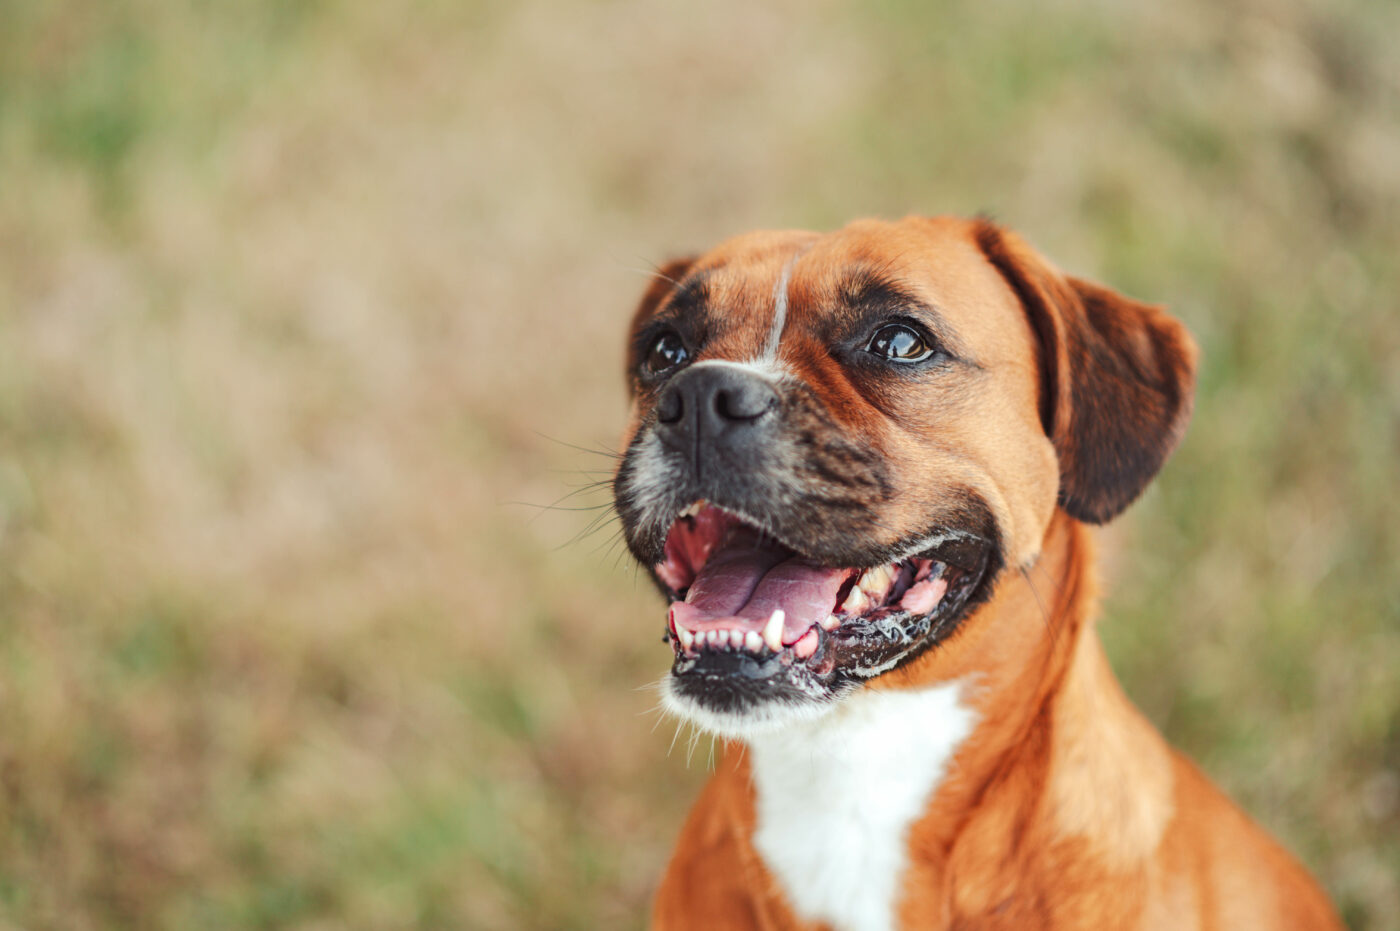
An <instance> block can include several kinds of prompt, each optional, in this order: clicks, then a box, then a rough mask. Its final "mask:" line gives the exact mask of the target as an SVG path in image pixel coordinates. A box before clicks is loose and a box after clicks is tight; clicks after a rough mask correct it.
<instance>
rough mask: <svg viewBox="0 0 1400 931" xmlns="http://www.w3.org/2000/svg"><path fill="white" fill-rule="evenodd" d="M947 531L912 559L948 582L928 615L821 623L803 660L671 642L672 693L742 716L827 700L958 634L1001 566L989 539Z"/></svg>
mask: <svg viewBox="0 0 1400 931" xmlns="http://www.w3.org/2000/svg"><path fill="white" fill-rule="evenodd" d="M944 534H945V536H947V537H948V539H947V540H945V541H944V542H942V543H940V544H939V545H937V546H935V547H932V548H930V549H928V550H926V551H925V552H922V553H919V554H917V555H919V556H921V557H923V558H926V559H934V560H937V561H938V562H941V563H943V564H944V565H945V567H946V568H945V569H944V572H945V574H946V577H947V578H949V585H948V591H947V592H946V593H945V594H944V596H943V598H942V600H941V601H940V602H939V604H938V607H937V608H935V609H934V610H933V611H932V612H930V613H928V614H921V615H916V614H911V613H910V612H908V611H902V610H887V611H880V612H876V613H874V614H872V615H870V616H867V617H862V618H857V619H853V620H850V621H847V622H845V623H844V624H842V625H841V626H840V627H838V628H836V629H835V630H833V631H826V630H824V629H823V628H821V627H820V626H818V627H816V628H814V629H815V630H816V631H817V635H818V646H817V649H816V651H815V652H814V653H813V654H812V655H811V656H810V657H808V658H806V659H798V658H797V657H796V655H795V654H794V653H793V651H792V649H791V647H788V648H786V649H784V650H783V651H781V652H780V653H766V652H765V653H763V654H761V655H755V654H752V653H749V652H747V651H744V650H733V651H730V650H723V649H717V650H711V649H701V650H699V651H698V652H697V653H695V654H688V653H686V652H685V651H683V650H682V649H681V648H680V646H679V644H673V646H674V649H675V660H674V662H673V663H672V666H671V677H672V688H673V690H674V692H675V694H676V695H677V696H678V697H682V698H687V699H690V700H692V701H694V702H696V703H697V704H699V705H702V706H703V707H705V708H706V709H708V710H710V711H715V712H721V713H729V714H742V713H744V712H745V711H748V710H752V709H755V708H758V707H760V706H766V705H770V704H772V703H774V702H776V703H779V704H798V703H805V702H812V701H817V702H821V701H831V700H834V699H836V698H838V697H840V696H841V695H843V694H845V693H846V692H848V691H850V690H851V689H853V688H855V687H856V686H858V685H859V684H860V683H861V682H863V681H865V680H867V679H870V678H873V677H875V676H877V675H880V674H882V673H884V672H887V671H889V670H891V669H896V668H898V667H900V666H902V665H904V664H905V663H908V662H911V661H912V660H914V659H916V658H917V657H919V656H921V655H922V654H923V653H925V652H926V651H927V650H929V649H931V648H932V647H934V646H936V645H937V644H939V643H942V642H944V641H946V640H947V639H948V638H949V637H951V636H952V635H953V634H954V633H955V632H956V630H957V629H958V627H959V625H960V624H961V622H962V621H963V619H964V618H966V617H967V616H968V615H969V614H971V613H972V611H973V610H975V608H976V607H977V606H978V605H979V604H981V603H982V602H983V601H985V600H986V599H987V598H988V597H989V596H990V594H991V589H992V586H993V584H994V582H995V579H996V577H997V575H998V574H999V571H1000V568H1001V556H1000V553H1001V550H1000V547H999V546H998V545H997V543H996V540H995V538H994V537H986V536H979V535H974V534H971V533H967V532H964V531H956V530H948V531H945V532H944ZM658 584H660V583H659V582H658ZM663 590H664V586H663ZM668 594H671V593H668ZM671 597H674V595H673V594H671Z"/></svg>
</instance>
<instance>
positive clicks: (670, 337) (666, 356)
mask: <svg viewBox="0 0 1400 931" xmlns="http://www.w3.org/2000/svg"><path fill="white" fill-rule="evenodd" d="M688 361H690V352H689V351H688V350H687V349H686V348H685V343H684V342H683V341H682V340H681V338H680V334H678V333H676V332H675V331H674V330H667V331H666V332H664V333H662V334H661V335H660V336H658V337H656V339H655V340H654V341H653V342H652V344H651V348H650V349H648V350H647V355H646V359H645V361H643V362H642V369H643V370H644V371H645V372H646V373H647V374H648V375H664V374H665V373H667V372H669V371H671V370H672V369H675V368H680V367H681V366H682V365H684V364H685V363H686V362H688Z"/></svg>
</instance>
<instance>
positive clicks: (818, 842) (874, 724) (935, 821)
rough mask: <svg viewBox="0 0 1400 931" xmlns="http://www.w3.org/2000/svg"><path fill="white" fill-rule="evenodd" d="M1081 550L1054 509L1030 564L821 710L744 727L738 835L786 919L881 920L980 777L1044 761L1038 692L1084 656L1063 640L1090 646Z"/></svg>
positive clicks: (1086, 554)
mask: <svg viewBox="0 0 1400 931" xmlns="http://www.w3.org/2000/svg"><path fill="white" fill-rule="evenodd" d="M1091 561H1092V554H1091V545H1090V541H1089V539H1088V532H1087V531H1086V530H1085V528H1083V527H1082V526H1080V525H1079V524H1077V523H1076V522H1074V521H1072V520H1070V519H1068V518H1066V517H1065V516H1064V515H1062V514H1060V515H1057V517H1056V519H1055V521H1054V522H1052V525H1051V527H1050V529H1049V530H1048V531H1047V534H1046V538H1045V547H1044V549H1043V550H1042V553H1041V556H1040V558H1039V559H1038V560H1037V562H1036V564H1035V565H1034V566H1033V567H1031V568H1030V569H1029V570H1027V571H1026V572H1021V571H1019V570H1008V572H1007V574H1006V575H1005V577H1003V578H1002V579H1001V580H1000V581H999V583H998V585H997V588H996V593H995V596H994V597H993V599H992V602H991V603H990V604H988V605H987V606H985V608H984V609H983V610H982V611H981V612H979V615H980V617H976V618H970V619H969V620H968V622H966V623H965V629H964V630H962V631H960V632H959V633H958V634H957V635H956V636H955V637H954V638H952V639H951V640H950V641H949V642H948V643H947V644H944V645H940V646H939V647H937V648H935V649H934V650H932V651H930V652H929V653H928V654H925V656H924V657H921V658H920V659H919V660H917V661H915V662H914V663H911V664H909V665H908V666H906V667H904V668H902V669H900V670H898V671H896V672H893V673H890V674H887V676H886V677H882V679H881V680H880V682H879V683H878V686H879V687H872V688H867V689H865V690H863V691H862V692H860V693H857V694H856V695H853V696H851V697H849V698H848V699H847V700H846V701H844V702H843V703H842V704H841V705H840V706H839V707H838V708H837V709H835V710H834V711H833V712H832V713H831V714H830V715H828V716H826V717H824V718H821V719H818V720H816V721H811V722H804V723H803V724H802V725H800V726H795V727H792V728H788V729H785V730H783V731H782V732H779V733H774V734H768V735H766V736H762V737H756V738H753V739H751V740H750V741H749V753H748V754H747V763H748V767H749V770H750V773H751V780H752V782H751V784H752V791H753V795H752V799H753V817H754V821H753V824H754V831H753V843H754V847H755V848H756V849H757V851H758V852H759V854H760V855H761V856H762V857H763V859H764V862H765V863H766V864H767V866H768V868H769V870H770V871H771V872H772V873H773V874H774V876H775V878H776V879H777V880H778V884H779V886H780V887H781V888H782V889H783V891H784V893H785V898H786V900H787V902H788V903H789V906H790V907H792V908H793V909H794V911H796V912H797V914H798V916H799V917H801V918H804V919H807V920H815V921H826V922H828V923H830V924H831V925H833V926H834V927H837V928H849V929H867V928H869V929H880V928H889V927H892V926H893V924H894V917H895V911H896V909H897V908H899V907H900V905H899V903H900V902H901V901H903V900H904V899H905V896H904V893H903V888H904V886H905V885H909V886H911V887H912V886H913V885H915V884H914V883H907V882H906V880H908V879H909V878H910V876H911V875H912V872H913V871H915V870H916V871H917V872H918V874H919V877H918V883H917V884H918V885H919V886H928V885H930V884H932V885H934V886H941V885H942V881H943V875H944V874H945V873H946V860H947V857H948V854H949V852H950V850H951V848H952V847H953V845H954V843H955V842H956V840H957V838H958V835H959V833H960V832H961V831H962V830H963V829H964V828H965V827H966V826H967V825H968V824H969V821H970V819H971V818H972V816H973V815H975V814H977V812H978V809H980V808H983V807H984V806H985V804H986V803H987V798H988V788H989V785H990V784H991V783H992V782H994V781H995V780H996V779H1001V778H1004V777H1005V775H1006V774H1007V773H1008V772H1010V771H1012V770H1015V771H1017V772H1021V773H1023V774H1031V775H1032V778H1034V775H1033V774H1036V773H1039V774H1040V775H1041V776H1043V775H1044V773H1045V772H1046V771H1047V770H1048V768H1049V766H1050V762H1051V757H1052V755H1053V753H1052V748H1051V746H1050V744H1051V741H1052V740H1053V738H1054V735H1053V733H1052V731H1053V728H1052V727H1051V726H1050V725H1049V722H1050V721H1051V720H1053V717H1054V709H1053V708H1050V707H1048V703H1049V701H1050V698H1051V696H1056V695H1060V694H1062V693H1065V694H1071V695H1072V694H1074V693H1075V690H1074V689H1073V687H1072V684H1070V683H1067V682H1066V681H1065V680H1066V677H1067V676H1074V675H1079V674H1081V671H1080V667H1081V666H1083V665H1085V663H1086V662H1088V665H1087V666H1085V669H1084V670H1083V673H1082V674H1084V675H1097V674H1098V671H1096V670H1095V669H1094V668H1090V667H1092V658H1091V659H1090V660H1089V661H1086V660H1084V659H1083V658H1082V657H1081V656H1080V654H1082V653H1084V651H1082V650H1080V649H1079V642H1080V640H1081V639H1083V640H1085V641H1088V645H1089V647H1091V648H1092V649H1091V652H1092V653H1093V654H1094V655H1097V650H1098V646H1097V638H1096V636H1095V635H1094V633H1093V631H1092V627H1091V625H1089V624H1088V622H1087V615H1088V611H1089V602H1090V599H1091V598H1092V583H1091V578H1090V568H1091V567H1090V563H1091ZM979 621H985V622H987V623H979ZM1095 685H1096V687H1097V685H1098V683H1095ZM886 686H893V687H886ZM1067 686H1069V687H1068V688H1067ZM1028 693H1030V695H1029V696H1028ZM1028 699H1029V700H1028ZM1022 798H1023V799H1025V800H1023V801H1018V805H1027V804H1034V799H1029V798H1028V797H1025V796H1024V795H1023V796H1022ZM1023 814H1028V813H1023ZM911 850H917V851H919V852H920V855H919V857H918V858H917V859H918V861H919V862H918V863H917V864H914V863H912V862H911V856H910V852H911ZM911 868H912V869H911ZM935 907H938V906H936V905H935ZM942 907H946V905H944V906H942Z"/></svg>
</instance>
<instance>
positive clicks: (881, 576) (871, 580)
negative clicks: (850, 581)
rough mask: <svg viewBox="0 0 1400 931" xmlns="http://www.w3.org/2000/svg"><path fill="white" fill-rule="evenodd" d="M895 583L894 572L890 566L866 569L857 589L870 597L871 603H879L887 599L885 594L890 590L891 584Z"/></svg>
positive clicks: (857, 584)
mask: <svg viewBox="0 0 1400 931" xmlns="http://www.w3.org/2000/svg"><path fill="white" fill-rule="evenodd" d="M893 581H894V570H893V569H891V568H890V567H889V566H880V567H878V568H875V569H866V570H865V572H864V573H862V574H861V577H860V581H859V582H858V583H856V587H857V588H859V589H860V590H861V591H863V592H865V593H866V594H867V595H869V596H870V600H871V601H878V600H879V599H881V598H884V597H885V592H887V591H889V590H890V583H891V582H893Z"/></svg>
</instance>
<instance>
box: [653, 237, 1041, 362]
mask: <svg viewBox="0 0 1400 931" xmlns="http://www.w3.org/2000/svg"><path fill="white" fill-rule="evenodd" d="M1018 306H1019V305H1017V304H1016V302H1015V300H1014V296H1013V295H1012V294H1011V292H1010V290H1009V288H1008V287H1007V286H1006V284H1005V282H1004V280H1003V279H1002V278H1001V276H1000V275H999V274H998V273H997V272H996V270H995V269H994V268H993V267H992V265H991V264H990V263H989V262H988V261H987V260H986V258H985V256H983V254H982V252H981V251H980V250H979V249H978V247H977V245H976V243H975V241H974V239H973V237H972V236H971V235H970V234H969V232H968V230H967V228H966V224H965V223H963V222H962V221H950V222H947V223H942V222H939V221H937V220H918V221H910V220H906V221H902V222H900V223H886V222H881V221H863V222H859V223H855V224H852V225H850V226H848V227H846V228H844V229H842V230H838V231H836V232H834V233H829V234H826V235H817V234H815V233H805V232H760V233H750V234H746V235H744V236H740V237H736V238H734V239H731V240H728V241H727V242H725V243H722V244H721V245H720V246H719V247H717V248H716V249H714V250H712V251H710V252H708V253H706V254H705V255H704V256H702V257H701V258H700V259H699V260H697V262H696V263H695V265H694V266H693V267H692V269H691V270H690V273H689V274H688V275H687V276H686V278H685V280H684V282H683V286H682V287H681V288H680V289H679V291H678V292H677V294H676V295H675V296H674V297H673V298H672V300H671V301H670V304H669V307H668V310H669V313H671V314H679V315H695V316H698V317H699V318H701V320H700V322H702V323H703V326H704V329H705V330H706V332H707V333H708V334H709V339H708V341H707V342H708V346H707V350H706V353H705V355H706V356H708V357H711V358H725V359H733V360H738V361H742V360H764V359H766V360H769V361H772V360H774V359H776V358H777V357H778V356H779V355H781V354H782V352H783V350H784V349H786V348H789V347H790V346H791V344H792V343H794V342H796V341H800V340H801V339H802V338H803V337H804V336H812V337H816V338H818V339H820V338H822V337H823V336H824V335H826V334H829V333H831V332H833V331H834V330H837V329H839V328H840V327H841V325H842V324H843V323H848V322H852V321H854V320H856V319H858V318H860V317H861V316H862V315H864V314H868V313H870V312H871V311H872V310H882V309H884V310H888V309H894V308H899V309H901V310H904V311H916V312H917V315H919V316H921V317H923V318H924V319H925V321H926V322H927V323H928V324H929V325H930V327H931V328H932V329H934V331H935V332H938V333H940V335H942V336H945V337H948V338H950V339H954V340H956V341H957V342H959V343H963V344H964V345H966V346H968V347H969V348H970V347H973V346H976V345H977V344H980V343H982V342H983V341H984V340H986V339H993V338H997V337H998V335H999V334H1000V333H1001V331H1002V330H1004V329H1005V327H1006V323H1007V319H1008V316H1009V315H1010V316H1016V315H1018V311H1017V310H1016V308H1017V307H1018Z"/></svg>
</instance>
